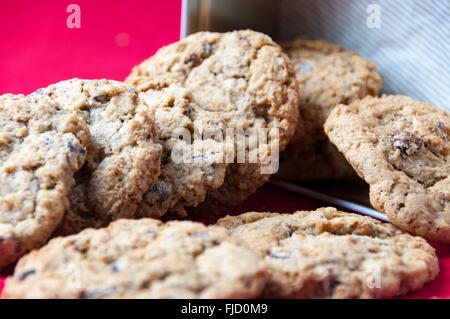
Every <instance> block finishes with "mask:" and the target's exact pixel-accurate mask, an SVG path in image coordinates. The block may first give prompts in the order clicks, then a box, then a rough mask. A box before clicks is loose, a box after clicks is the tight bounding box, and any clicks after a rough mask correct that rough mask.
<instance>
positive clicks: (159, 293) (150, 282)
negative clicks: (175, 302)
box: [2, 218, 266, 298]
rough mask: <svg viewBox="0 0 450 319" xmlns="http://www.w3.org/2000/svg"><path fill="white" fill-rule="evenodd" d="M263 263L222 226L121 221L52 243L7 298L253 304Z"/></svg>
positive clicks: (36, 254) (16, 278) (25, 266)
mask: <svg viewBox="0 0 450 319" xmlns="http://www.w3.org/2000/svg"><path fill="white" fill-rule="evenodd" d="M265 280H266V272H265V269H264V268H263V262H262V260H261V259H260V258H259V257H258V256H257V255H256V254H255V253H254V252H252V251H251V250H250V249H249V248H248V247H246V246H244V245H243V244H242V242H239V241H237V240H234V239H232V238H230V237H229V235H228V232H227V231H226V230H225V229H223V228H221V227H214V226H211V227H206V226H204V225H203V224H200V223H193V222H187V221H173V222H169V223H166V224H163V223H161V222H160V221H157V220H153V219H146V218H144V219H140V220H119V221H115V222H113V223H111V224H110V225H109V226H108V227H107V228H103V229H97V230H95V229H87V230H85V231H83V232H81V233H79V234H77V235H72V236H69V237H64V238H56V239H53V240H52V241H50V242H49V244H48V245H47V246H45V247H43V248H42V249H40V250H35V251H33V252H32V253H30V254H29V255H27V256H25V257H24V258H22V259H21V261H20V262H19V264H18V265H17V266H16V269H15V273H14V275H13V276H12V277H10V278H8V279H7V280H6V283H5V288H4V290H3V295H2V296H3V297H7V298H252V297H257V296H258V295H259V294H260V293H261V291H262V289H263V287H264V284H265Z"/></svg>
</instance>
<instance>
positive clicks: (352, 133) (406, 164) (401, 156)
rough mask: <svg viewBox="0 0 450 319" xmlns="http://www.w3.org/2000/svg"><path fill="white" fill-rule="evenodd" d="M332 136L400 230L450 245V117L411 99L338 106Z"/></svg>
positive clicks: (331, 121)
mask: <svg viewBox="0 0 450 319" xmlns="http://www.w3.org/2000/svg"><path fill="white" fill-rule="evenodd" d="M325 129H326V132H327V134H328V136H329V138H330V140H331V142H333V143H334V144H335V145H336V146H337V147H338V149H339V150H340V151H341V152H342V153H343V154H344V156H345V157H346V158H347V160H348V161H349V162H350V164H352V166H353V167H354V169H355V170H356V171H357V172H358V174H359V175H360V176H361V177H362V178H364V180H365V181H366V182H367V183H368V184H369V185H370V202H371V203H372V205H373V206H374V207H375V208H376V209H378V210H380V211H382V212H384V213H386V214H387V216H388V217H389V219H390V220H391V221H392V223H394V224H395V225H396V226H398V227H400V228H402V229H404V230H406V231H409V232H412V233H414V234H417V235H420V236H423V237H425V238H427V239H431V240H438V241H442V242H446V243H450V178H449V174H450V141H449V134H450V116H449V114H448V113H447V112H445V111H444V110H440V109H436V108H433V107H432V106H431V105H429V104H426V103H422V102H418V101H414V100H413V99H411V98H409V97H407V96H401V95H390V96H389V95H384V96H382V97H381V98H373V97H366V98H364V99H362V100H357V101H355V102H353V103H352V104H351V105H348V106H344V105H341V106H339V107H337V108H336V109H335V110H334V111H333V112H332V113H331V115H330V117H329V118H328V120H327V122H326V124H325Z"/></svg>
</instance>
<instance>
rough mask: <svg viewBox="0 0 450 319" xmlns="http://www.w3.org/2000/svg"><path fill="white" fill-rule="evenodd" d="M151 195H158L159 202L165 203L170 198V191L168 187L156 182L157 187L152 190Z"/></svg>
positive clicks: (154, 186)
mask: <svg viewBox="0 0 450 319" xmlns="http://www.w3.org/2000/svg"><path fill="white" fill-rule="evenodd" d="M150 193H152V194H154V195H156V197H157V201H159V202H164V201H166V200H167V199H168V198H169V189H168V188H167V186H166V185H165V184H163V183H161V182H159V181H158V182H156V184H155V185H153V187H152V188H151V189H150Z"/></svg>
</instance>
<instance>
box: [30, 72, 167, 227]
mask: <svg viewBox="0 0 450 319" xmlns="http://www.w3.org/2000/svg"><path fill="white" fill-rule="evenodd" d="M32 96H34V97H36V98H45V99H47V100H48V101H51V102H52V103H56V104H57V105H60V107H61V108H63V109H65V110H76V111H79V112H81V114H82V117H83V118H84V120H85V121H86V122H87V123H88V126H89V131H90V134H91V140H90V143H89V145H88V148H87V151H88V152H87V159H86V164H85V165H84V167H83V169H82V170H81V171H80V172H79V173H78V174H77V175H76V179H77V186H76V187H75V189H74V191H73V192H72V193H73V196H72V200H71V206H70V208H69V210H68V211H67V212H66V214H65V217H64V219H63V220H62V222H61V225H60V227H59V228H58V229H57V230H56V233H55V235H67V234H73V233H77V232H79V231H80V230H82V229H83V228H85V227H87V226H90V227H100V226H105V225H107V224H108V223H109V222H110V221H112V220H115V219H118V218H132V217H134V215H135V211H136V208H137V205H138V204H139V203H140V202H141V200H142V195H143V194H144V192H145V191H147V190H148V189H149V188H150V187H152V186H153V185H154V184H155V182H156V179H157V177H158V175H159V172H160V158H161V149H162V148H161V145H160V144H159V143H158V135H157V131H156V126H155V121H154V116H153V114H152V112H151V110H150V109H149V108H148V106H147V104H145V103H144V102H143V101H142V99H140V98H139V96H138V94H137V92H136V91H135V89H134V88H133V87H131V86H128V85H126V84H124V83H121V82H117V81H109V80H80V79H72V80H68V81H62V82H59V83H57V84H53V85H51V86H49V87H47V88H44V89H40V90H38V91H37V92H35V93H33V94H32Z"/></svg>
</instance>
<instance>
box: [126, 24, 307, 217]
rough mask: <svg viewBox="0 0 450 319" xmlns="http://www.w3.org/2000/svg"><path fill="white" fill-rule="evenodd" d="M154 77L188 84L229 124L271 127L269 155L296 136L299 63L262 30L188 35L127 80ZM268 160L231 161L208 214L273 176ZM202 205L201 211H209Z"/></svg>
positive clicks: (240, 127) (200, 100)
mask: <svg viewBox="0 0 450 319" xmlns="http://www.w3.org/2000/svg"><path fill="white" fill-rule="evenodd" d="M149 78H163V79H166V80H172V81H175V82H176V83H178V84H179V85H181V86H183V87H185V88H187V89H188V90H189V91H190V92H191V94H192V98H193V102H195V103H196V104H197V105H199V107H201V108H202V109H204V110H205V111H210V112H212V113H214V115H215V117H216V118H219V119H221V120H223V121H224V122H225V124H226V126H227V128H230V129H235V130H242V131H247V132H248V131H249V129H254V130H257V129H272V131H271V133H268V135H270V137H269V138H268V141H267V142H262V145H265V146H267V149H268V152H266V154H271V153H270V152H272V151H273V152H274V153H276V146H279V150H283V149H284V148H285V147H286V145H287V143H288V141H289V140H290V139H291V137H292V136H293V135H294V132H295V127H296V124H297V121H298V107H297V103H298V88H297V82H296V80H295V72H294V66H293V65H292V63H291V62H290V60H289V59H288V57H287V56H286V55H285V54H284V53H283V52H282V50H281V48H280V47H279V46H278V45H277V44H276V43H274V42H273V41H272V40H271V39H270V38H269V37H268V36H266V35H263V34H261V33H258V32H254V31H250V30H246V31H234V32H228V33H210V32H201V33H196V34H193V35H191V36H188V37H187V38H185V39H182V40H181V41H179V42H177V43H174V44H171V45H169V46H166V47H164V48H162V49H160V50H159V51H158V52H157V53H156V54H155V55H154V56H152V57H150V58H149V59H147V60H146V61H144V62H142V63H141V64H140V65H139V66H137V67H135V68H134V69H133V71H132V73H131V74H130V75H129V77H128V78H127V80H126V82H128V83H130V84H133V85H139V84H140V83H142V82H144V81H147V80H148V79H149ZM274 131H276V133H274ZM277 133H278V134H277ZM277 135H278V136H277ZM236 144H237V145H242V144H240V143H236ZM244 145H245V144H244ZM263 148H264V147H263ZM247 151H248V148H247ZM266 159H267V158H265V159H264V160H263V161H261V158H257V159H256V160H255V161H254V162H253V163H252V162H250V160H249V159H247V160H244V163H237V160H236V159H234V160H233V159H232V162H233V164H231V165H228V168H227V173H226V176H225V181H224V184H223V186H221V187H219V188H217V189H214V190H211V191H210V192H208V195H207V198H206V203H205V205H206V213H207V214H208V215H209V214H212V213H214V211H211V210H210V209H209V207H214V208H215V209H214V210H217V209H221V208H223V206H228V205H234V204H237V203H239V202H241V201H242V200H243V199H245V198H246V197H247V196H248V195H250V194H251V193H253V192H254V191H255V190H256V189H257V188H258V187H259V186H261V185H262V184H263V183H264V182H265V181H267V180H268V178H269V177H270V174H268V173H266V172H262V171H261V170H260V168H261V166H262V163H261V162H265V160H266ZM264 165H265V164H264ZM275 165H276V163H275ZM236 180H239V181H240V183H239V185H236ZM201 206H202V205H200V207H199V208H198V210H199V211H202V210H205V209H202V207H201Z"/></svg>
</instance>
